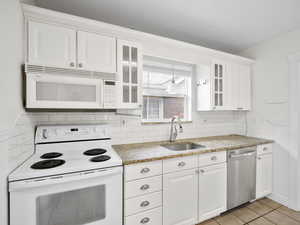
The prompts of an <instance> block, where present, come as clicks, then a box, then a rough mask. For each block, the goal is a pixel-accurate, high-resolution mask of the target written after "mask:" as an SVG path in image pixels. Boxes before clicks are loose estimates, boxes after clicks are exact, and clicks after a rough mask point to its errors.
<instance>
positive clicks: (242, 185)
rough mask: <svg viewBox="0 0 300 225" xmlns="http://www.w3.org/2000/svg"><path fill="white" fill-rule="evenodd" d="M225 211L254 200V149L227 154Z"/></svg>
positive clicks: (243, 149)
mask: <svg viewBox="0 0 300 225" xmlns="http://www.w3.org/2000/svg"><path fill="white" fill-rule="evenodd" d="M227 162H228V165H227V172H228V173H227V176H228V178H227V179H228V180H227V209H232V208H235V207H237V206H239V205H242V204H244V203H246V202H249V201H251V200H254V199H255V189H256V147H252V148H242V149H237V150H231V151H228V152H227Z"/></svg>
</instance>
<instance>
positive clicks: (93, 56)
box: [77, 31, 117, 73]
mask: <svg viewBox="0 0 300 225" xmlns="http://www.w3.org/2000/svg"><path fill="white" fill-rule="evenodd" d="M77 35H78V36H77V38H78V60H77V67H78V68H80V69H84V70H90V71H101V72H107V73H115V72H116V70H117V66H116V39H115V38H112V37H106V36H102V35H98V34H93V33H88V32H82V31H78V32H77Z"/></svg>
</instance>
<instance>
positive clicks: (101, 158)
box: [90, 155, 110, 162]
mask: <svg viewBox="0 0 300 225" xmlns="http://www.w3.org/2000/svg"><path fill="white" fill-rule="evenodd" d="M109 159H110V156H108V155H100V156H96V157H93V158H91V159H90V161H91V162H104V161H107V160H109Z"/></svg>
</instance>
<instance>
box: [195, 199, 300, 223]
mask: <svg viewBox="0 0 300 225" xmlns="http://www.w3.org/2000/svg"><path fill="white" fill-rule="evenodd" d="M244 224H248V225H300V212H297V211H294V210H292V209H289V208H287V207H285V206H283V205H281V204H279V203H277V202H274V201H272V200H271V199H269V198H263V199H260V200H257V201H255V202H253V203H249V204H246V205H243V206H241V207H239V208H237V209H233V210H231V211H229V212H226V213H224V214H222V215H220V216H217V217H215V218H213V219H210V220H207V221H205V222H203V223H200V224H198V225H244Z"/></svg>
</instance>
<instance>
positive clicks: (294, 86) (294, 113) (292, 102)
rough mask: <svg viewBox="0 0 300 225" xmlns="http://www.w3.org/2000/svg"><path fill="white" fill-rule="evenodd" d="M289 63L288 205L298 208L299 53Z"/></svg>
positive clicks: (299, 191)
mask: <svg viewBox="0 0 300 225" xmlns="http://www.w3.org/2000/svg"><path fill="white" fill-rule="evenodd" d="M288 63H289V146H288V149H289V153H290V159H289V193H288V196H289V200H288V207H289V208H292V209H295V210H300V179H299V176H300V164H299V163H300V148H299V147H300V142H299V133H300V126H299V123H300V104H299V98H298V96H299V94H300V91H299V89H300V77H299V76H300V53H296V54H293V55H290V56H289V57H288Z"/></svg>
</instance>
